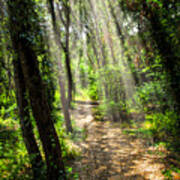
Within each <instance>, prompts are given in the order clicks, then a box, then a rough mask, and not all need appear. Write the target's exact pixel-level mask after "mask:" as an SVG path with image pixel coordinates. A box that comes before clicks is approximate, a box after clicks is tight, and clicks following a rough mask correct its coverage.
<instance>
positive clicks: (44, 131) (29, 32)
mask: <svg viewBox="0 0 180 180" xmlns="http://www.w3.org/2000/svg"><path fill="white" fill-rule="evenodd" d="M7 5H8V10H9V23H10V29H9V30H10V33H11V39H12V44H13V48H14V51H15V53H16V56H17V59H18V62H19V63H20V65H21V68H22V72H23V76H24V82H25V83H26V87H27V90H28V93H29V97H30V103H31V108H32V112H33V116H34V118H35V120H36V123H37V127H38V131H39V135H40V139H41V141H42V145H43V150H44V153H45V158H46V165H47V179H66V176H65V169H64V164H63V160H62V155H61V147H60V144H59V139H58V136H57V133H56V131H55V128H54V125H53V121H52V118H51V112H50V108H49V106H48V101H47V96H46V95H45V87H44V84H43V81H42V78H41V76H40V71H39V68H38V60H37V55H36V52H35V47H36V42H35V40H36V36H37V35H38V34H39V30H40V28H39V24H38V22H39V21H38V14H37V13H36V11H35V9H36V8H35V5H36V4H35V2H34V1H33V0H8V1H7ZM25 10H26V11H25Z"/></svg>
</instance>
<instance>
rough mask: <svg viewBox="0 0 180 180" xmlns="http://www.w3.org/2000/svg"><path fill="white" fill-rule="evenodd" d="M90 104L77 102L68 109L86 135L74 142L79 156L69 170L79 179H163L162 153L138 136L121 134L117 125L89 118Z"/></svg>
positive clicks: (90, 116) (90, 114) (90, 115)
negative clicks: (79, 152) (79, 151)
mask: <svg viewBox="0 0 180 180" xmlns="http://www.w3.org/2000/svg"><path fill="white" fill-rule="evenodd" d="M92 107H93V105H88V104H78V106H77V108H76V109H74V110H73V111H72V115H73V119H75V122H76V126H78V127H79V128H85V129H86V131H85V134H86V135H87V138H86V139H85V140H84V141H83V142H82V141H81V142H77V145H78V146H79V147H80V148H81V150H82V157H81V158H80V159H77V160H75V162H74V167H73V171H74V172H78V174H79V180H163V179H164V176H163V175H162V173H161V172H162V170H163V169H164V168H165V165H164V164H163V159H164V157H163V156H162V155H159V154H158V153H154V150H153V149H149V148H148V147H146V146H144V143H143V142H142V140H141V139H138V138H135V137H130V136H128V135H126V134H123V133H122V130H121V129H120V125H117V124H116V125H115V124H113V123H112V122H106V121H104V122H100V121H95V120H93V116H92V113H91V108H92ZM148 152H151V153H148Z"/></svg>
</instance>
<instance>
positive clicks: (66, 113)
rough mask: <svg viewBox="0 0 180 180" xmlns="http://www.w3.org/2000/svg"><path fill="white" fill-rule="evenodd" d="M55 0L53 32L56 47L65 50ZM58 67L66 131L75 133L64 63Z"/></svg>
mask: <svg viewBox="0 0 180 180" xmlns="http://www.w3.org/2000/svg"><path fill="white" fill-rule="evenodd" d="M53 2H54V1H53V0H48V3H49V11H50V13H51V17H52V23H53V31H54V35H55V40H56V45H57V46H58V47H59V48H63V49H65V47H64V45H63V43H62V42H61V39H60V38H61V37H60V31H59V29H58V27H57V23H56V14H55V11H54V4H53ZM58 66H59V71H60V72H59V85H60V91H61V92H60V94H61V102H62V108H63V114H64V118H65V122H66V129H67V132H73V128H72V124H71V118H70V113H69V105H68V102H67V99H66V93H65V85H64V81H63V78H62V74H63V72H62V63H61V61H60V60H59V61H58Z"/></svg>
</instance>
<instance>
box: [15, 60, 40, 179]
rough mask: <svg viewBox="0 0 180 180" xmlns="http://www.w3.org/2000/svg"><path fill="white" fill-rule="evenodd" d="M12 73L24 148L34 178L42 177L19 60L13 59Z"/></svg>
mask: <svg viewBox="0 0 180 180" xmlns="http://www.w3.org/2000/svg"><path fill="white" fill-rule="evenodd" d="M13 64H14V75H15V84H16V91H17V92H16V97H17V102H18V107H19V115H20V126H21V130H22V135H23V139H24V143H25V145H26V149H27V151H28V154H29V158H30V162H31V164H32V170H33V173H34V179H42V177H43V175H42V174H41V172H42V171H41V169H42V166H43V160H42V157H41V154H40V151H39V148H38V145H37V143H36V140H35V136H34V133H33V125H32V123H31V120H30V114H29V108H28V101H27V99H26V87H25V82H24V77H23V72H22V68H21V65H20V63H19V61H17V60H14V63H13Z"/></svg>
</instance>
